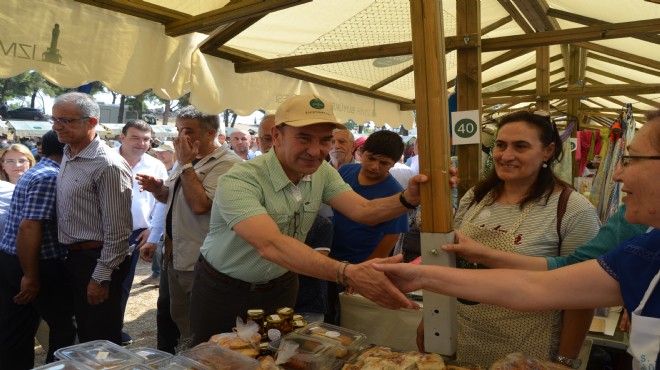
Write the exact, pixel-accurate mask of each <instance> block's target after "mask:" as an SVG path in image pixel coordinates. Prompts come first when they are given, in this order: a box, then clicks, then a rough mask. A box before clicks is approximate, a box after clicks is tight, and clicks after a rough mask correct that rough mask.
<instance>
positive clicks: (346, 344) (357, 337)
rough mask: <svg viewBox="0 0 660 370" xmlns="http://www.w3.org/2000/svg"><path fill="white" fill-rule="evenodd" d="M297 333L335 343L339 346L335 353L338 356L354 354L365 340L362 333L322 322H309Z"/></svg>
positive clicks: (365, 337) (345, 356) (343, 356)
mask: <svg viewBox="0 0 660 370" xmlns="http://www.w3.org/2000/svg"><path fill="white" fill-rule="evenodd" d="M298 334H301V335H310V336H313V337H316V338H320V339H322V340H325V341H328V342H331V343H333V344H335V345H337V346H338V347H339V348H338V349H337V350H336V353H335V355H336V357H339V358H348V357H350V356H352V355H354V354H355V353H357V352H358V351H359V350H360V349H361V348H362V347H363V346H364V345H365V344H366V341H367V336H366V335H364V334H362V333H358V332H357V331H354V330H350V329H346V328H342V327H340V326H335V325H330V324H326V323H324V322H313V323H310V324H308V325H307V326H305V327H304V328H302V329H301V330H300V331H298Z"/></svg>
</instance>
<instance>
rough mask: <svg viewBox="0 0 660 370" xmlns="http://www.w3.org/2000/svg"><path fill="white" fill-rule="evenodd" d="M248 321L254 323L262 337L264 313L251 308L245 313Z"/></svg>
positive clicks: (259, 309) (261, 310)
mask: <svg viewBox="0 0 660 370" xmlns="http://www.w3.org/2000/svg"><path fill="white" fill-rule="evenodd" d="M247 315H248V319H249V320H252V321H254V322H255V323H256V324H257V326H258V327H259V334H261V335H264V332H265V330H264V316H265V315H266V313H265V312H264V310H263V309H261V308H251V309H249V310H248V311H247Z"/></svg>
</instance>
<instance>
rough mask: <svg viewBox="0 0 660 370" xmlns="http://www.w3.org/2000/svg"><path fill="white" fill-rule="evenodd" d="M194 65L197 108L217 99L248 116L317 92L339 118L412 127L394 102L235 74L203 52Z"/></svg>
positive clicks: (266, 76) (208, 107)
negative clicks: (209, 80) (290, 99)
mask: <svg viewBox="0 0 660 370" xmlns="http://www.w3.org/2000/svg"><path fill="white" fill-rule="evenodd" d="M193 64H194V66H195V68H194V70H193V78H192V94H191V103H193V104H194V105H195V106H197V107H198V108H200V109H206V110H211V111H212V110H213V109H212V108H213V107H214V106H217V102H222V103H223V105H224V106H225V107H227V108H231V109H233V110H234V111H235V112H236V113H238V114H240V115H249V114H250V113H252V112H253V111H254V110H255V108H261V109H264V110H266V111H275V109H277V107H278V106H279V105H280V103H282V102H283V101H284V100H286V98H288V97H289V96H291V95H298V94H317V95H319V96H322V97H324V98H326V99H328V100H329V101H331V102H333V104H334V112H335V115H336V116H337V118H338V119H339V120H340V121H343V122H346V121H348V120H349V119H352V120H353V121H355V122H358V123H360V124H361V123H364V122H367V121H376V122H378V123H379V124H384V123H389V124H390V126H393V127H399V125H400V124H404V125H405V126H407V127H409V128H410V127H412V122H413V114H412V112H409V111H408V112H406V111H400V110H399V107H398V105H397V104H393V103H390V102H386V101H383V100H379V99H373V98H369V97H365V96H362V95H357V94H351V93H349V92H345V91H341V90H337V89H332V88H329V87H326V86H321V85H317V84H313V83H311V82H306V81H301V80H296V79H293V78H289V77H286V76H281V75H277V74H274V73H270V72H255V73H245V74H236V73H234V67H233V65H232V63H231V62H229V61H227V60H223V59H219V58H214V57H209V56H208V55H204V54H202V53H199V54H197V53H196V54H195V56H194V62H193ZM209 76H213V79H214V80H215V81H218V83H217V84H208V81H206V80H205V79H207V78H209Z"/></svg>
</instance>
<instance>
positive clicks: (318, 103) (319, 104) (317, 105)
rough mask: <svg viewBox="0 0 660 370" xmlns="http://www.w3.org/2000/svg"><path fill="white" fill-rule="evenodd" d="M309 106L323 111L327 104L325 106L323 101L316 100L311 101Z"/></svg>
mask: <svg viewBox="0 0 660 370" xmlns="http://www.w3.org/2000/svg"><path fill="white" fill-rule="evenodd" d="M309 106H310V107H312V108H314V109H323V108H325V104H323V101H321V99H318V98H315V99H312V100H310V101H309Z"/></svg>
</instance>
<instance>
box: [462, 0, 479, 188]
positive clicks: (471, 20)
mask: <svg viewBox="0 0 660 370" xmlns="http://www.w3.org/2000/svg"><path fill="white" fill-rule="evenodd" d="M479 3H480V1H479V0H457V1H456V33H457V34H459V35H462V34H467V33H471V32H480V30H479V25H480V20H481V17H480V10H481V9H480V4H479ZM477 37H479V38H480V37H481V36H480V35H478V36H477ZM481 67H482V65H481V49H479V48H474V49H463V50H458V52H457V55H456V79H457V81H458V82H457V91H456V94H457V109H458V111H466V110H481V106H482V104H481ZM479 116H480V117H481V114H480V115H479ZM477 125H478V126H477V127H481V125H480V122H477ZM456 154H457V156H458V163H460V165H459V166H458V176H459V178H461V179H462V181H461V183H459V185H458V197H459V199H460V198H462V197H463V195H465V193H466V192H467V191H468V190H470V188H472V187H473V186H474V185H475V184H476V183H477V182H478V181H479V180H480V178H481V144H470V145H459V146H457V147H456Z"/></svg>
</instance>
